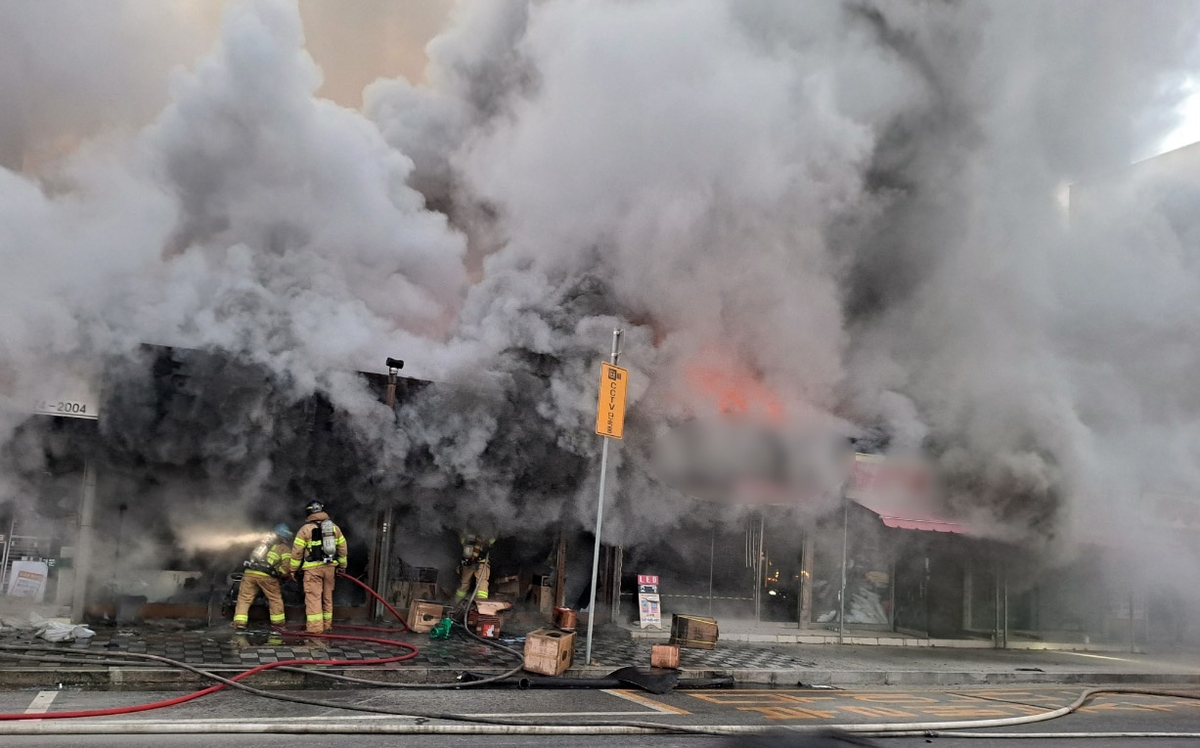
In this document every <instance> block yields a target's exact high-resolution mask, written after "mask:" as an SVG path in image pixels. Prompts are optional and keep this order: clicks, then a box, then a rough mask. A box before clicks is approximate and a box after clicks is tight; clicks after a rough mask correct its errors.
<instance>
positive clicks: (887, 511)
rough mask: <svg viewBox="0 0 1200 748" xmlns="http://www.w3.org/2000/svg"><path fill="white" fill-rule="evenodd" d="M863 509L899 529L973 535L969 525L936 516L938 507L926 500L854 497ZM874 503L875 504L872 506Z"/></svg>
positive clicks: (889, 525)
mask: <svg viewBox="0 0 1200 748" xmlns="http://www.w3.org/2000/svg"><path fill="white" fill-rule="evenodd" d="M852 501H853V502H854V503H855V504H858V505H859V506H861V507H862V508H863V509H866V510H867V511H868V512H871V513H872V514H876V515H878V516H879V519H880V520H881V521H882V522H883V524H884V525H886V526H888V527H894V528H896V529H897V530H924V531H926V532H952V533H955V534H958V535H973V534H976V533H973V532H972V531H971V527H970V526H969V525H965V524H962V523H961V522H951V521H950V520H946V519H941V518H940V517H937V516H935V514H934V513H935V512H936V511H937V510H936V509H933V508H932V507H928V506H925V504H926V502H916V501H911V500H910V501H907V502H896V501H889V502H887V503H884V502H883V501H882V500H879V501H864V500H863V499H852ZM872 504H874V505H875V506H872Z"/></svg>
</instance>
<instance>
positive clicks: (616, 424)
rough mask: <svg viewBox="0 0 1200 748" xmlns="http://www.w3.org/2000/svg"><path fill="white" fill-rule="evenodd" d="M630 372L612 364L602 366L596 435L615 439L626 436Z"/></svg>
mask: <svg viewBox="0 0 1200 748" xmlns="http://www.w3.org/2000/svg"><path fill="white" fill-rule="evenodd" d="M628 385H629V372H628V371H627V370H625V369H622V368H621V367H619V366H613V365H612V364H605V363H602V364H600V403H599V406H598V407H597V409H596V433H597V434H599V435H600V436H607V437H610V438H613V439H620V438H621V437H622V436H624V434H625V388H626V387H627V386H628Z"/></svg>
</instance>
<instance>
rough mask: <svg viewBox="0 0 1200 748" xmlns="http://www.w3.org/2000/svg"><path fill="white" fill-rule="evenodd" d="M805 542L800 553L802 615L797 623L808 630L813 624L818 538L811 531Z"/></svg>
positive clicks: (806, 535) (805, 537)
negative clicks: (814, 573) (814, 574)
mask: <svg viewBox="0 0 1200 748" xmlns="http://www.w3.org/2000/svg"><path fill="white" fill-rule="evenodd" d="M803 542H804V546H803V548H802V549H801V551H800V614H799V616H798V618H797V619H796V622H797V625H798V627H799V628H808V626H809V624H811V623H812V586H813V564H814V558H815V556H816V553H815V552H814V550H815V549H814V546H815V545H816V538H815V537H814V536H813V533H812V531H811V530H809V531H805V533H804V541H803Z"/></svg>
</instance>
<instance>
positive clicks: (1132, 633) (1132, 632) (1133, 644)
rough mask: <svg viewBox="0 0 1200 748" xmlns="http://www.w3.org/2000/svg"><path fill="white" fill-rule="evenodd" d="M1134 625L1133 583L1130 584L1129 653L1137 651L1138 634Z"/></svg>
mask: <svg viewBox="0 0 1200 748" xmlns="http://www.w3.org/2000/svg"><path fill="white" fill-rule="evenodd" d="M1136 631H1137V630H1136V629H1135V628H1134V624H1133V582H1130V583H1129V651H1130V652H1136V651H1137V633H1136Z"/></svg>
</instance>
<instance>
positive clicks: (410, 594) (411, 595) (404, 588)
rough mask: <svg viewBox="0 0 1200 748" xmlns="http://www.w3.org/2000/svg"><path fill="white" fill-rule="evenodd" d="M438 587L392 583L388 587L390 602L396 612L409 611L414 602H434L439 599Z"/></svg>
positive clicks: (426, 584)
mask: <svg viewBox="0 0 1200 748" xmlns="http://www.w3.org/2000/svg"><path fill="white" fill-rule="evenodd" d="M437 592H438V589H437V585H436V584H432V583H428V582H412V581H407V580H406V581H401V582H392V583H391V585H389V587H388V596H387V597H388V602H390V603H391V604H392V605H394V606H395V607H396V610H408V609H409V606H411V605H412V604H413V601H414V600H432V599H433V598H434V597H437Z"/></svg>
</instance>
